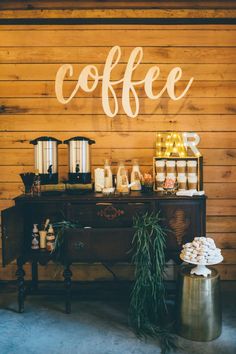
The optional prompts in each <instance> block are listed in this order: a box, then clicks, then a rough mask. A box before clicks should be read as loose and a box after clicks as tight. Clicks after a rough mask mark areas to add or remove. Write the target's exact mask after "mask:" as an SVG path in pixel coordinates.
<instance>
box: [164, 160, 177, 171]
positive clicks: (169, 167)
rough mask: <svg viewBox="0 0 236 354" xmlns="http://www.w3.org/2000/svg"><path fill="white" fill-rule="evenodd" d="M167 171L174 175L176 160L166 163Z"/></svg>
mask: <svg viewBox="0 0 236 354" xmlns="http://www.w3.org/2000/svg"><path fill="white" fill-rule="evenodd" d="M166 171H167V173H174V172H175V161H174V160H168V161H166Z"/></svg>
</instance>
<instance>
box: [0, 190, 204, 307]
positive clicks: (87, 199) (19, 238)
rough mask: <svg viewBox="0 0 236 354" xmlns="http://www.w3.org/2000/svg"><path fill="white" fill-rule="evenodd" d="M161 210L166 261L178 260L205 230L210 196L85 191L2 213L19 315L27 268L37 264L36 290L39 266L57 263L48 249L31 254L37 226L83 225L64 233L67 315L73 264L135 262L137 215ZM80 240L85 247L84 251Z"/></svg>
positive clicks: (21, 203) (19, 201)
mask: <svg viewBox="0 0 236 354" xmlns="http://www.w3.org/2000/svg"><path fill="white" fill-rule="evenodd" d="M158 211H159V212H160V215H161V217H162V218H163V224H164V226H166V227H167V228H168V234H167V252H166V259H167V260H168V259H174V260H175V261H176V262H179V257H178V254H179V250H180V248H181V245H182V244H183V243H185V242H187V241H190V240H192V239H193V238H194V237H195V236H203V235H205V231H206V197H205V196H201V197H177V196H175V195H165V194H160V193H155V192H153V193H150V194H144V193H139V192H132V193H130V194H129V195H127V196H120V195H113V196H107V197H105V196H103V195H102V194H98V193H97V194H95V193H86V194H83V195H69V194H64V195H60V196H53V195H50V196H48V195H47V196H41V197H26V196H20V197H17V198H16V199H15V206H13V207H11V208H9V209H6V210H4V211H3V212H2V241H3V242H2V251H3V266H6V265H7V264H9V263H10V262H11V261H13V260H15V259H16V260H17V271H16V276H17V280H18V300H19V311H20V312H23V311H24V296H25V286H24V275H25V272H24V269H23V266H24V264H25V263H26V262H31V264H32V285H33V286H34V287H37V282H38V272H37V267H38V263H39V264H47V262H49V261H50V260H53V258H54V257H53V254H50V253H49V252H47V251H43V250H42V251H33V250H31V237H32V236H31V234H32V227H33V224H39V225H41V223H42V222H43V221H45V219H46V218H49V219H50V222H58V221H62V220H69V221H71V222H79V224H80V225H81V227H80V228H77V229H70V230H68V231H67V232H66V233H65V244H64V249H63V262H62V263H63V266H64V273H63V275H64V279H65V288H66V312H67V313H69V312H70V307H71V306H70V292H71V277H72V272H71V270H70V266H71V264H72V263H75V262H77V263H81V262H86V263H88V262H102V263H104V264H109V263H116V262H130V261H131V256H132V255H131V253H130V250H131V241H132V238H133V234H134V230H133V227H132V226H133V216H134V215H136V214H139V213H141V214H143V213H145V212H158ZM81 242H82V243H83V247H82V248H81V247H80V245H81Z"/></svg>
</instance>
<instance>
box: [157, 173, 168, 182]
mask: <svg viewBox="0 0 236 354" xmlns="http://www.w3.org/2000/svg"><path fill="white" fill-rule="evenodd" d="M165 179H166V175H165V173H157V174H156V180H157V181H160V182H163V181H164V180H165Z"/></svg>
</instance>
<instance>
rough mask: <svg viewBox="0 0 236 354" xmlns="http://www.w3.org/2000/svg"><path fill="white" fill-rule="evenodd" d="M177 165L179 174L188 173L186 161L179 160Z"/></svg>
mask: <svg viewBox="0 0 236 354" xmlns="http://www.w3.org/2000/svg"><path fill="white" fill-rule="evenodd" d="M176 165H177V173H178V174H183V173H185V172H186V160H179V161H177V163H176Z"/></svg>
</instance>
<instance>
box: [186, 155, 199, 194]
mask: <svg viewBox="0 0 236 354" xmlns="http://www.w3.org/2000/svg"><path fill="white" fill-rule="evenodd" d="M187 170H188V189H194V190H196V189H197V185H198V183H197V182H198V177H197V161H196V160H189V161H188V162H187Z"/></svg>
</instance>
